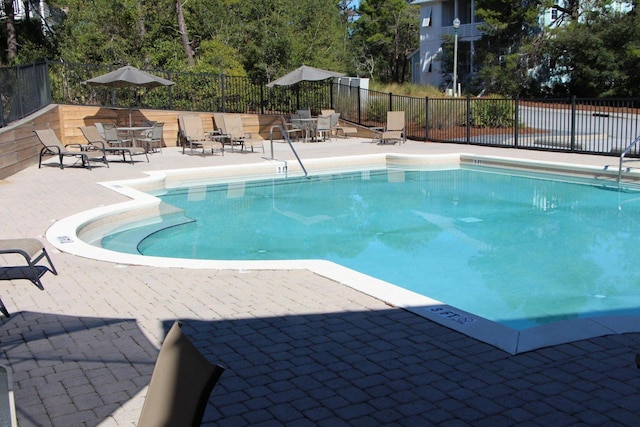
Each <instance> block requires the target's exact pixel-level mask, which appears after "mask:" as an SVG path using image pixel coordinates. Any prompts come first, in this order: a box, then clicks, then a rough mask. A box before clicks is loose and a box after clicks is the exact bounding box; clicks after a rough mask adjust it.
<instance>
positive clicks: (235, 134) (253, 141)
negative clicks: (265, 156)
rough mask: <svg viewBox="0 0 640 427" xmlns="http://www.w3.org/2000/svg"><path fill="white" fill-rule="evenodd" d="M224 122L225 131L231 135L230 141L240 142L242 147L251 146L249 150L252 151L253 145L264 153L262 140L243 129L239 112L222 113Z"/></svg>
mask: <svg viewBox="0 0 640 427" xmlns="http://www.w3.org/2000/svg"><path fill="white" fill-rule="evenodd" d="M224 124H225V127H226V131H227V132H226V133H227V134H228V135H229V136H230V137H231V141H237V142H241V143H242V147H243V148H245V149H246V148H247V147H251V151H253V148H254V147H260V148H262V152H263V153H264V144H263V140H262V139H258V138H253V137H252V136H251V134H250V133H246V132H245V131H244V127H243V126H242V116H241V115H240V114H224Z"/></svg>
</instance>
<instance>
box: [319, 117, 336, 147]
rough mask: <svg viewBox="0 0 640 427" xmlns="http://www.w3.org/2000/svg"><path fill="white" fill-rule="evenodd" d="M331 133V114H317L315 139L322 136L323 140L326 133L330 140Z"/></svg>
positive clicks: (325, 137)
mask: <svg viewBox="0 0 640 427" xmlns="http://www.w3.org/2000/svg"><path fill="white" fill-rule="evenodd" d="M332 133H333V129H332V127H331V116H318V123H317V124H316V128H315V134H316V140H318V139H319V138H320V137H322V140H323V141H325V140H326V139H327V135H328V136H329V141H331V139H332Z"/></svg>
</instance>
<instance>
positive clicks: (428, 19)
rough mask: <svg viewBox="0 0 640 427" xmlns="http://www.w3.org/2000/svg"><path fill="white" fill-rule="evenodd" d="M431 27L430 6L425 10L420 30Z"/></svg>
mask: <svg viewBox="0 0 640 427" xmlns="http://www.w3.org/2000/svg"><path fill="white" fill-rule="evenodd" d="M430 26H431V6H429V7H426V8H425V14H424V18H422V28H425V27H430Z"/></svg>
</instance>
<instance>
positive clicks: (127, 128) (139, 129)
mask: <svg viewBox="0 0 640 427" xmlns="http://www.w3.org/2000/svg"><path fill="white" fill-rule="evenodd" d="M151 130H153V126H118V131H125V132H127V133H128V134H129V137H130V138H131V144H132V145H133V146H134V147H137V145H136V132H139V134H141V133H143V132H145V131H151Z"/></svg>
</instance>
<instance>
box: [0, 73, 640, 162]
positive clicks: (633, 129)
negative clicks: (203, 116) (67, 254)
mask: <svg viewBox="0 0 640 427" xmlns="http://www.w3.org/2000/svg"><path fill="white" fill-rule="evenodd" d="M114 68H115V67H114V66H103V65H87V64H73V63H62V62H44V63H38V64H32V65H28V66H20V67H12V68H2V69H0V79H1V82H2V86H1V88H0V91H1V92H0V94H1V96H2V103H1V106H0V108H2V116H1V122H0V127H2V126H6V124H7V123H9V122H11V121H14V120H17V119H19V118H22V117H25V116H26V115H28V114H31V113H33V112H34V111H37V110H38V109H40V108H42V107H44V106H46V105H47V104H49V103H52V102H53V103H59V104H79V105H99V106H107V107H127V108H152V109H167V110H183V111H212V112H213V111H225V112H235V113H260V114H290V113H292V112H295V110H297V109H300V108H309V109H311V111H312V113H314V114H318V113H319V112H320V110H322V109H330V108H332V109H335V110H336V111H339V112H340V113H341V117H342V118H343V119H345V120H348V121H351V122H353V123H356V124H359V125H362V126H367V127H382V126H384V125H385V123H386V114H387V112H388V111H400V110H402V111H405V118H406V126H407V127H406V133H407V137H408V138H410V139H416V140H425V141H435V142H453V143H461V144H475V145H489V146H499V147H512V148H525V149H535V150H554V151H570V152H579V153H594V154H603V155H618V154H619V153H620V152H622V151H623V150H624V148H625V147H626V146H627V145H628V144H629V143H631V141H633V139H634V138H635V137H636V136H638V135H639V134H640V123H639V120H638V107H639V104H640V102H639V100H638V99H577V98H575V97H574V98H569V99H553V100H550V99H526V100H525V99H507V98H469V97H467V98H416V97H409V96H402V95H395V94H392V93H383V92H377V91H373V90H366V89H362V88H360V87H353V86H347V85H340V84H337V83H335V82H331V81H324V82H301V83H299V84H297V85H294V86H284V87H278V86H276V87H273V88H267V87H266V85H265V84H264V83H263V82H254V81H252V80H251V79H249V78H246V77H234V76H225V75H218V74H211V73H191V72H168V71H153V73H154V74H157V75H160V76H162V77H165V78H167V79H169V80H172V81H174V82H175V83H176V84H175V85H173V86H168V87H160V88H154V89H144V88H123V89H111V88H106V87H104V88H103V87H96V86H88V85H85V84H83V82H84V81H86V80H88V79H90V78H93V77H96V76H98V75H101V74H104V73H107V72H109V71H112V70H113V69H114ZM630 155H631V156H636V157H638V156H639V155H640V152H639V151H638V149H635V151H633V152H631V153H630Z"/></svg>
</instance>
